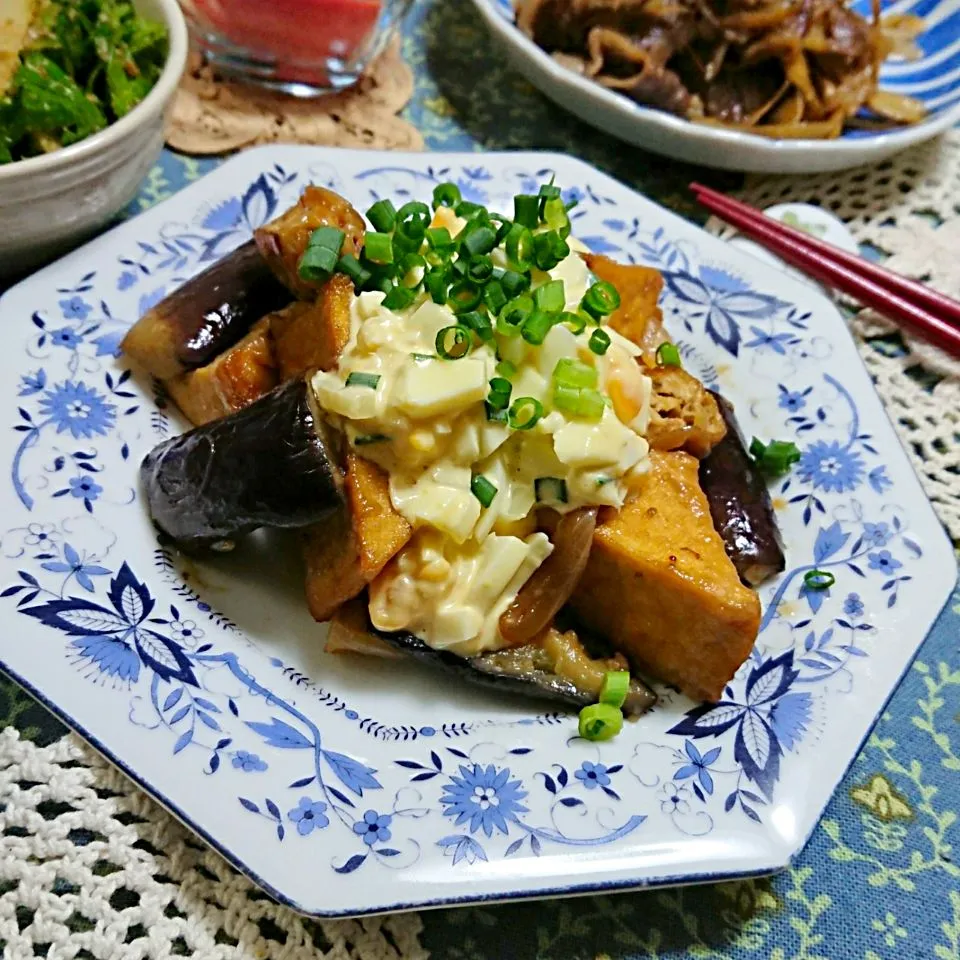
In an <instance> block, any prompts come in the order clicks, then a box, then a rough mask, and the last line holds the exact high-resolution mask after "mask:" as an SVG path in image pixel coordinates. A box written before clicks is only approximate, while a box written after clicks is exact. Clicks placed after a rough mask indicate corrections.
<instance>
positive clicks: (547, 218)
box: [542, 196, 570, 240]
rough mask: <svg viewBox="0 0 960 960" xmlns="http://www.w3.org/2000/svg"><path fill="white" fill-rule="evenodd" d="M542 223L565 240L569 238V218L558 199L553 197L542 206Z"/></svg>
mask: <svg viewBox="0 0 960 960" xmlns="http://www.w3.org/2000/svg"><path fill="white" fill-rule="evenodd" d="M542 217H543V222H544V223H545V224H546V225H547V226H548V227H549V228H550V229H551V230H556V231H557V233H558V234H560V236H561V237H562V238H563V239H564V240H566V239H567V237H569V236H570V217H568V216H567V208H566V207H565V206H564V205H563V201H562V200H561V199H560V198H559V196H558V197H553V198H551V199H549V200H547V201H546V202H545V203H544V204H543V213H542Z"/></svg>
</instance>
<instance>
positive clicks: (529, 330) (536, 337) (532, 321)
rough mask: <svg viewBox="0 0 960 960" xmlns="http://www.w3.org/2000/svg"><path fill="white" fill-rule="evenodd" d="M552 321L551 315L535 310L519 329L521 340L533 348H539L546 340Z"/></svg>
mask: <svg viewBox="0 0 960 960" xmlns="http://www.w3.org/2000/svg"><path fill="white" fill-rule="evenodd" d="M553 319H554V318H553V316H552V315H551V314H549V313H544V312H543V311H542V310H536V309H535V310H534V311H533V313H531V314H530V316H528V317H527V319H526V320H524V321H523V326H522V327H521V329H520V333H521V334H522V336H523V339H524V340H526V341H527V343H530V344H533V346H535V347H536V346H539V345H540V344H541V343H543V341H544V340H546V339H547V334H548V333H549V332H550V328H551V327H552V326H553Z"/></svg>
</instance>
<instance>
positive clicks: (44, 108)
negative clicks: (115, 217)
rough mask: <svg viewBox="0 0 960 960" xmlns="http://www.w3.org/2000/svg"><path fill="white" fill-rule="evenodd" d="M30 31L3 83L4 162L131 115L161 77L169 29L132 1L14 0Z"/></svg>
mask: <svg viewBox="0 0 960 960" xmlns="http://www.w3.org/2000/svg"><path fill="white" fill-rule="evenodd" d="M14 3H15V4H17V5H21V4H26V11H27V16H28V17H29V19H28V20H27V22H28V23H29V27H28V29H27V30H26V31H25V34H24V36H23V38H22V44H20V45H19V49H17V50H16V51H8V52H7V53H8V57H11V58H13V57H15V58H16V59H14V60H12V62H11V64H10V67H11V69H10V70H9V71H8V72H9V81H8V83H7V84H6V86H4V84H2V83H0V164H3V163H10V162H12V161H14V160H22V159H24V158H26V157H32V156H36V155H38V154H41V153H48V152H50V151H52V150H57V149H59V148H60V147H65V146H68V145H70V144H72V143H77V142H78V141H79V140H83V139H84V138H86V137H89V136H90V135H91V134H93V133H96V132H97V131H98V130H102V129H103V128H104V127H106V126H107V125H108V124H111V123H113V122H114V121H116V120H118V119H119V118H120V117H123V116H125V115H126V114H127V113H129V112H130V111H131V110H132V109H133V108H134V107H135V106H136V105H137V104H138V103H140V101H141V100H143V98H144V97H145V96H146V95H147V94H148V93H149V92H150V90H151V88H152V87H153V85H154V84H155V83H156V82H157V79H158V78H159V76H160V73H161V71H162V70H163V65H164V63H165V61H166V57H167V33H166V28H165V27H164V26H163V25H162V24H159V23H154V22H152V21H149V20H145V19H143V18H142V17H140V16H138V14H137V13H136V11H135V10H134V8H133V5H132V4H131V3H130V2H129V0H14Z"/></svg>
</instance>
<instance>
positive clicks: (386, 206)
mask: <svg viewBox="0 0 960 960" xmlns="http://www.w3.org/2000/svg"><path fill="white" fill-rule="evenodd" d="M367 219H368V220H369V221H370V222H371V223H372V224H373V229H374V230H379V231H380V232H381V233H390V232H391V231H392V230H393V228H394V226H395V225H396V222H397V208H396V207H395V206H394V205H393V204H392V203H391V202H390V201H389V200H378V201H377V202H376V203H375V204H374V205H373V206H372V207H371V208H370V209H369V210H368V211H367Z"/></svg>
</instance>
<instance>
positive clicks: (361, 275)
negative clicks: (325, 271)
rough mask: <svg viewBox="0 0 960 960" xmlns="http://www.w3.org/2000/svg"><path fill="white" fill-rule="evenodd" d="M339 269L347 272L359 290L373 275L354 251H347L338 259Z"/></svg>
mask: <svg viewBox="0 0 960 960" xmlns="http://www.w3.org/2000/svg"><path fill="white" fill-rule="evenodd" d="M337 269H338V270H339V271H340V272H341V273H345V274H346V275H347V276H348V277H349V278H350V279H351V280H352V281H353V285H354V287H356V288H357V289H358V290H359V289H360V288H361V287H362V286H363V285H364V284H365V283H366V282H367V281H368V280H369V279H370V278H371V277H372V276H373V274H372V273H371V272H370V271H369V270H368V269H367V268H366V267H365V266H364V265H363V264H362V263H361V262H360V261H359V260H358V259H357V258H356V257H355V256H354V255H353V254H352V253H345V254H344V255H343V256H342V257H341V258H340V259H339V260H338V261H337Z"/></svg>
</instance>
